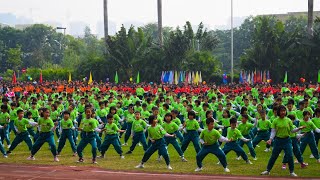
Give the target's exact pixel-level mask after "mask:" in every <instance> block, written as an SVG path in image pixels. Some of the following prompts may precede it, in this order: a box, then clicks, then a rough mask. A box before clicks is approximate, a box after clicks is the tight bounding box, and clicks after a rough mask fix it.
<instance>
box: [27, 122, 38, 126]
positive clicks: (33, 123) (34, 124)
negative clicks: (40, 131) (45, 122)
mask: <svg viewBox="0 0 320 180" xmlns="http://www.w3.org/2000/svg"><path fill="white" fill-rule="evenodd" d="M29 124H30V125H31V126H36V125H38V123H36V122H32V121H29Z"/></svg>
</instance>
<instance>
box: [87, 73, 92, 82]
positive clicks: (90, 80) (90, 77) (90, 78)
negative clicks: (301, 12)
mask: <svg viewBox="0 0 320 180" xmlns="http://www.w3.org/2000/svg"><path fill="white" fill-rule="evenodd" d="M88 84H92V74H91V71H90V76H89V81H88Z"/></svg>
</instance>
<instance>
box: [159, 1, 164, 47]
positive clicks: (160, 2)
mask: <svg viewBox="0 0 320 180" xmlns="http://www.w3.org/2000/svg"><path fill="white" fill-rule="evenodd" d="M158 36H159V45H160V47H162V45H163V42H162V40H163V38H162V0H158Z"/></svg>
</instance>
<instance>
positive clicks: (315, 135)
mask: <svg viewBox="0 0 320 180" xmlns="http://www.w3.org/2000/svg"><path fill="white" fill-rule="evenodd" d="M314 138H315V140H316V145H317V147H318V145H319V140H320V133H316V132H314Z"/></svg>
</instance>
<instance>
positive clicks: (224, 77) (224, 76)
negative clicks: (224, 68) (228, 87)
mask: <svg viewBox="0 0 320 180" xmlns="http://www.w3.org/2000/svg"><path fill="white" fill-rule="evenodd" d="M227 78H228V77H227V74H226V73H224V74H223V75H222V82H223V84H227V83H228V79H227Z"/></svg>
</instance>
